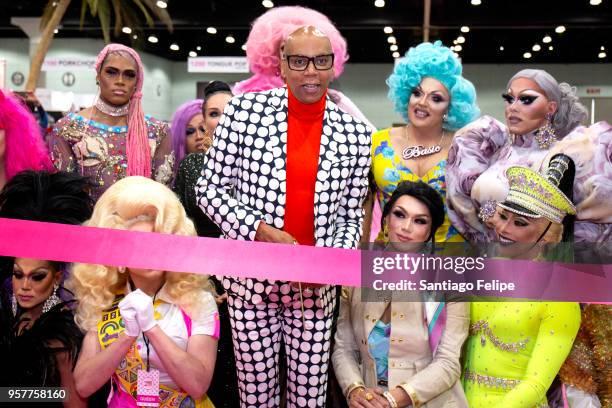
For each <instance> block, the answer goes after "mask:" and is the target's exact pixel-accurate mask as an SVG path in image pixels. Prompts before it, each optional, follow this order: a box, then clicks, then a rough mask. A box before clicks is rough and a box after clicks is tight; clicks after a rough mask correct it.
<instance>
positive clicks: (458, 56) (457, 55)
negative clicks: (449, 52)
mask: <svg viewBox="0 0 612 408" xmlns="http://www.w3.org/2000/svg"><path fill="white" fill-rule="evenodd" d="M453 55H454V56H455V57H457V58H459V59H461V55H459V54H457V53H456V52H453Z"/></svg>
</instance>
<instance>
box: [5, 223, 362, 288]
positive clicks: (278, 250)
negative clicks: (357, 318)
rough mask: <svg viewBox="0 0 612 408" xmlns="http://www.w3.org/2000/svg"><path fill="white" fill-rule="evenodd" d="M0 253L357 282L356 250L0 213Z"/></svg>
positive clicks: (348, 283) (248, 275)
mask: <svg viewBox="0 0 612 408" xmlns="http://www.w3.org/2000/svg"><path fill="white" fill-rule="evenodd" d="M0 231H1V235H0V255H3V256H13V257H20V258H35V259H46V260H52V261H62V262H81V263H90V264H100V265H113V266H125V267H132V268H142V269H156V270H163V271H175V272H190V273H199V274H209V275H228V276H233V277H238V278H253V277H256V278H258V279H270V280H290V281H298V282H310V283H322V284H333V285H346V286H359V285H360V283H361V270H360V263H361V259H360V253H359V251H354V250H349V249H338V248H335V249H334V248H315V247H311V246H300V245H297V246H296V245H279V244H270V243H264V242H250V241H249V242H247V241H233V240H226V239H217V238H200V237H188V236H179V235H168V234H157V233H146V232H135V231H124V230H117V229H107V228H93V227H82V226H76V225H64V224H54V223H44V222H35V221H23V220H13V219H7V218H0Z"/></svg>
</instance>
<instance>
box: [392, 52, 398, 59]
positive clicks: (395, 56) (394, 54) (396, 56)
mask: <svg viewBox="0 0 612 408" xmlns="http://www.w3.org/2000/svg"><path fill="white" fill-rule="evenodd" d="M392 55H393V58H399V57H400V53H399V52H397V51H395V52H394V53H393V54H392Z"/></svg>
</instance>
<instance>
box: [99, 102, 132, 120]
mask: <svg viewBox="0 0 612 408" xmlns="http://www.w3.org/2000/svg"><path fill="white" fill-rule="evenodd" d="M95 107H96V109H97V110H99V111H100V112H102V113H105V114H107V115H109V116H114V117H117V116H126V115H127V114H128V109H129V107H130V103H129V102H128V103H126V104H125V105H121V106H115V105H111V104H109V103H106V102H104V101H103V100H102V98H100V97H97V98H96V104H95Z"/></svg>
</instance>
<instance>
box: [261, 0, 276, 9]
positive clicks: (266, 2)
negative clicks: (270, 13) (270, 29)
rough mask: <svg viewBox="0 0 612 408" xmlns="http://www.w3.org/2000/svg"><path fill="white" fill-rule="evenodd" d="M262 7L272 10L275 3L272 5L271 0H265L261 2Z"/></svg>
mask: <svg viewBox="0 0 612 408" xmlns="http://www.w3.org/2000/svg"><path fill="white" fill-rule="evenodd" d="M261 5H262V6H264V7H265V8H272V7H274V3H272V2H271V1H270V0H263V1H262V2H261Z"/></svg>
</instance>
